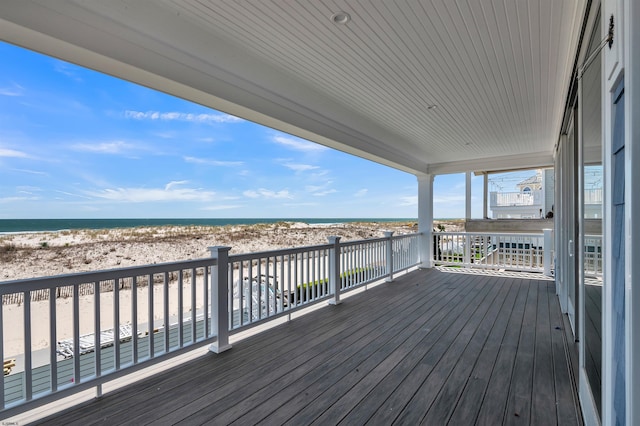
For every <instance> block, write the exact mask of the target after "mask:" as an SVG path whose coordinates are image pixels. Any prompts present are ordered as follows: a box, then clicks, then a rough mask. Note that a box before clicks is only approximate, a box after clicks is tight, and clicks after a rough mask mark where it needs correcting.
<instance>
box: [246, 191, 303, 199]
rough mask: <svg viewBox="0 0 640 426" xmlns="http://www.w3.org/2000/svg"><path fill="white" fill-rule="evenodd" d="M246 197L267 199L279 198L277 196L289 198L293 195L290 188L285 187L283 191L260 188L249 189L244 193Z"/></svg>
mask: <svg viewBox="0 0 640 426" xmlns="http://www.w3.org/2000/svg"><path fill="white" fill-rule="evenodd" d="M242 194H243V195H244V196H245V197H248V198H267V199H277V198H289V199H292V198H293V195H291V193H290V192H289V190H288V189H283V190H281V191H272V190H270V189H265V188H260V189H258V190H252V189H250V190H247V191H244V192H243V193H242Z"/></svg>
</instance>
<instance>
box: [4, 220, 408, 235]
mask: <svg viewBox="0 0 640 426" xmlns="http://www.w3.org/2000/svg"><path fill="white" fill-rule="evenodd" d="M415 221H417V219H415V218H385V219H380V218H322V219H317V218H269V219H255V218H254V219H248V218H245V219H238V218H229V219H0V233H15V232H43V231H61V230H66V229H111V228H135V227H138V226H164V225H173V226H189V225H202V226H224V225H254V224H256V223H277V222H304V223H309V224H313V223H324V224H327V223H349V222H415Z"/></svg>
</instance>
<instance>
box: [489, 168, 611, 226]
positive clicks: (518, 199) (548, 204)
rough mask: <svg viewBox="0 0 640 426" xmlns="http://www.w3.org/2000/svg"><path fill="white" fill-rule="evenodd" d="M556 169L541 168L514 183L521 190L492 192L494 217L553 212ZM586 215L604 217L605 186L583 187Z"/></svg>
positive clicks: (537, 215) (526, 216) (529, 216)
mask: <svg viewBox="0 0 640 426" xmlns="http://www.w3.org/2000/svg"><path fill="white" fill-rule="evenodd" d="M554 184H555V176H554V171H553V169H538V170H536V172H535V175H533V176H530V177H528V178H526V179H525V180H523V181H521V182H519V183H517V184H516V185H515V186H516V187H517V189H518V191H514V192H499V191H492V192H491V193H490V203H489V208H490V209H491V213H492V215H491V218H492V219H539V218H544V217H547V215H548V214H549V212H553V209H554V208H553V202H554V200H553V198H554V197H553V194H554ZM584 217H585V219H601V218H602V188H591V189H585V190H584Z"/></svg>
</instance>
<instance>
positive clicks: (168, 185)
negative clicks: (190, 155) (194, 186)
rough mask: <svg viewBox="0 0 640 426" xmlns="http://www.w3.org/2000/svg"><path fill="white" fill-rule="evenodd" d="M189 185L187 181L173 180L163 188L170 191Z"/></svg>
mask: <svg viewBox="0 0 640 426" xmlns="http://www.w3.org/2000/svg"><path fill="white" fill-rule="evenodd" d="M187 183H189V181H188V180H173V181H171V182H169V183H168V184H166V185H165V186H164V190H165V191H171V190H172V189H173V187H175V186H178V185H184V184H187Z"/></svg>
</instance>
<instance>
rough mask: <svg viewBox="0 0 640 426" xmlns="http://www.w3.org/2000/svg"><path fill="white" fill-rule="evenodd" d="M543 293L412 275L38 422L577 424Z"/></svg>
mask: <svg viewBox="0 0 640 426" xmlns="http://www.w3.org/2000/svg"><path fill="white" fill-rule="evenodd" d="M553 293H554V287H553V282H552V281H545V280H536V279H530V278H529V279H519V278H514V277H511V276H502V277H501V276H490V275H483V274H466V273H464V272H463V271H460V270H458V271H456V272H443V271H439V270H423V271H415V272H412V273H409V274H406V275H403V276H400V277H396V281H395V282H394V283H390V284H383V285H380V286H378V287H375V288H372V289H370V290H368V291H366V292H364V293H362V294H358V295H355V296H353V297H350V298H347V299H345V300H344V302H343V304H342V305H339V306H327V307H326V308H323V309H320V310H318V311H315V312H313V313H310V314H308V315H305V316H303V317H300V318H296V319H294V320H293V321H291V322H289V323H287V324H284V325H282V326H278V327H276V328H274V329H271V330H268V331H266V332H264V333H261V334H259V335H256V336H253V337H251V338H248V339H246V340H244V341H241V342H238V343H237V344H235V345H234V348H233V349H232V350H231V351H228V352H225V353H223V354H220V355H215V354H208V355H205V356H202V357H200V358H198V359H195V360H193V361H190V362H189V363H188V364H186V365H184V366H182V367H180V368H179V369H173V370H172V371H163V372H159V373H158V374H157V375H155V376H153V377H150V378H148V379H144V380H141V381H139V382H137V383H135V384H132V385H130V386H127V387H125V388H123V389H122V390H119V391H116V392H113V393H111V394H108V395H105V396H103V397H102V398H100V399H98V400H95V401H90V402H88V403H85V404H82V405H80V406H78V407H76V408H74V409H70V410H67V411H65V412H63V413H60V414H58V415H55V416H52V417H50V418H47V419H43V421H42V422H43V423H46V424H65V425H67V424H82V425H89V424H96V423H110V424H136V425H141V424H152V423H162V424H176V423H183V424H203V423H208V424H230V423H234V422H235V423H237V424H255V423H264V424H285V423H289V424H311V423H317V424H337V423H342V424H349V425H352V424H364V423H366V422H370V423H376V424H381V423H384V424H389V423H394V422H395V423H400V424H417V423H423V424H447V423H448V424H492V425H493V424H511V423H526V424H545V425H547V424H562V425H565V424H581V418H580V415H579V412H580V410H579V407H578V406H577V396H576V394H575V386H574V383H573V382H572V376H571V372H570V367H571V366H570V361H569V359H568V356H569V353H570V348H569V346H568V344H567V342H566V337H565V334H564V333H565V332H564V326H563V316H562V314H561V313H560V311H559V306H558V301H557V299H556V298H555V295H554V294H553ZM569 343H571V342H569ZM516 414H517V415H516Z"/></svg>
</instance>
